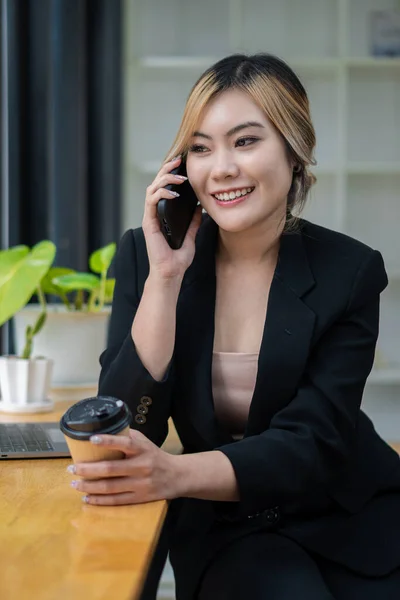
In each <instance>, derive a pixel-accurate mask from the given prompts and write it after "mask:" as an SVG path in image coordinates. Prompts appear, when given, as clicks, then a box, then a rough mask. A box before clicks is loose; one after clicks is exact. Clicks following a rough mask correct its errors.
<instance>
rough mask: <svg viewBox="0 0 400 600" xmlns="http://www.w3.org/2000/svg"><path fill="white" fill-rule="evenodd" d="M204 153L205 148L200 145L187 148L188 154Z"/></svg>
mask: <svg viewBox="0 0 400 600" xmlns="http://www.w3.org/2000/svg"><path fill="white" fill-rule="evenodd" d="M206 151H207V148H206V147H205V146H202V145H201V144H193V146H190V148H189V152H197V153H198V154H199V153H201V152H206Z"/></svg>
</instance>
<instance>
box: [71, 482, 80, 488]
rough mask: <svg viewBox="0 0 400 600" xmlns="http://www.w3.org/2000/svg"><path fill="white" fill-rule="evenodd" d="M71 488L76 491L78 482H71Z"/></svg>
mask: <svg viewBox="0 0 400 600" xmlns="http://www.w3.org/2000/svg"><path fill="white" fill-rule="evenodd" d="M70 486H71V487H73V488H75V489H76V488H77V487H78V482H77V481H71V483H70Z"/></svg>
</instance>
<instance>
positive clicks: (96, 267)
mask: <svg viewBox="0 0 400 600" xmlns="http://www.w3.org/2000/svg"><path fill="white" fill-rule="evenodd" d="M116 249H117V245H116V244H115V243H114V242H113V243H112V244H108V245H107V246H104V248H100V249H99V250H96V251H95V252H93V253H92V254H91V255H90V258H89V267H90V268H91V270H92V271H93V273H103V272H105V273H107V271H108V269H109V267H110V265H111V262H112V259H113V258H114V254H115V252H116Z"/></svg>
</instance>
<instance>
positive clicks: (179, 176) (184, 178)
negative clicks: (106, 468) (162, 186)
mask: <svg viewBox="0 0 400 600" xmlns="http://www.w3.org/2000/svg"><path fill="white" fill-rule="evenodd" d="M175 177H176V178H177V179H181V180H182V181H186V179H187V177H185V176H184V175H175Z"/></svg>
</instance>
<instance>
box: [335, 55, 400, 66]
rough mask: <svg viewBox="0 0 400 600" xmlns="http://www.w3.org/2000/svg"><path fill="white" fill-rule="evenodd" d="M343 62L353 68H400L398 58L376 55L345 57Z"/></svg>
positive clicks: (399, 59)
mask: <svg viewBox="0 0 400 600" xmlns="http://www.w3.org/2000/svg"><path fill="white" fill-rule="evenodd" d="M343 64H344V65H345V66H347V67H349V68H354V69H388V68H389V69H400V58H386V57H382V58H381V57H377V56H366V57H364V58H345V59H344V60H343Z"/></svg>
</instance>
